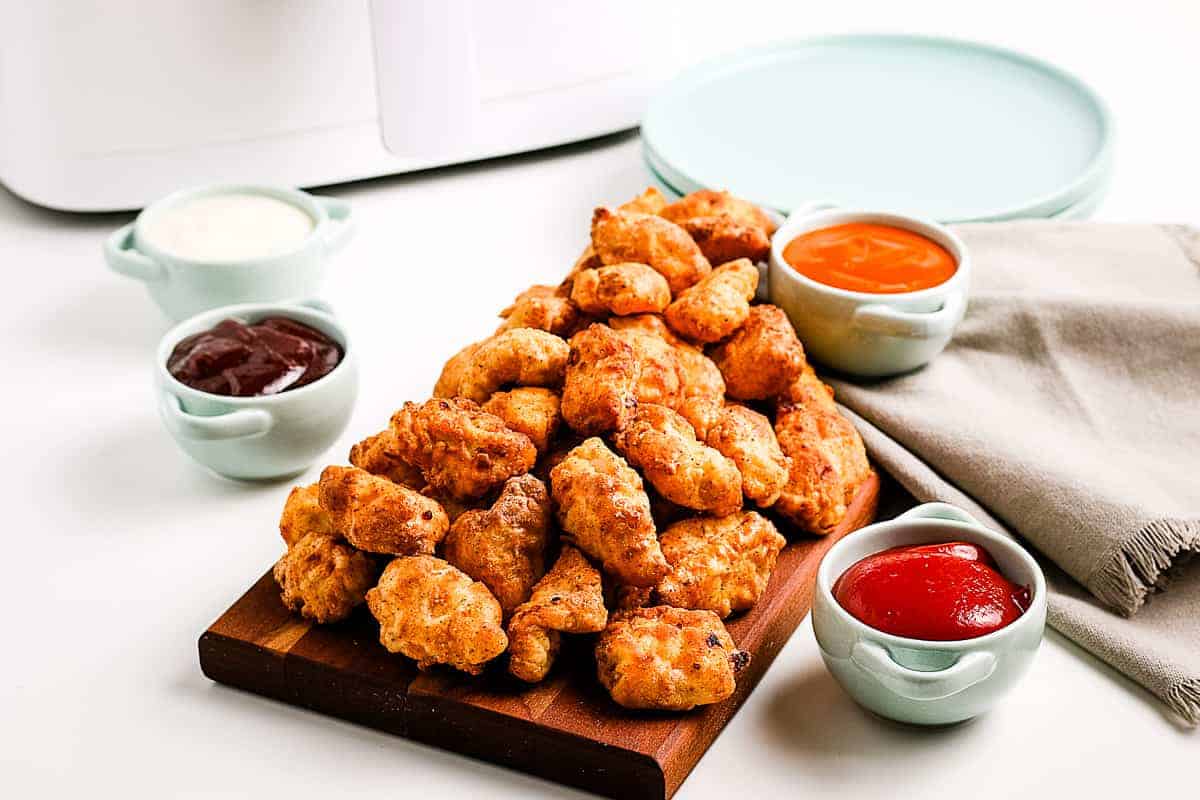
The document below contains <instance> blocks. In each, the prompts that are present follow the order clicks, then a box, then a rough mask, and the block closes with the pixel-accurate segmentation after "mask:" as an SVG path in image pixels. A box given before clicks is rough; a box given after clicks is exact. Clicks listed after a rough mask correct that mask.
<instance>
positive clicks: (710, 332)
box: [663, 258, 758, 343]
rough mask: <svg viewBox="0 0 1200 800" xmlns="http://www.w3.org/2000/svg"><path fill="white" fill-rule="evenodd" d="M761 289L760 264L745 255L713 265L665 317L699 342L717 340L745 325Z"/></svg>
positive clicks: (680, 330)
mask: <svg viewBox="0 0 1200 800" xmlns="http://www.w3.org/2000/svg"><path fill="white" fill-rule="evenodd" d="M757 289H758V268H757V267H755V266H754V265H753V264H751V263H750V262H749V261H748V260H746V259H744V258H742V259H738V260H737V261H731V262H729V263H727V264H722V265H721V266H719V267H717V268H716V269H714V270H713V271H712V272H711V273H709V274H708V276H707V277H705V278H703V279H702V280H701V281H700V282H699V283H697V284H696V285H695V286H692V287H691V288H689V289H685V290H684V291H683V292H681V293H680V294H679V296H678V297H676V298H675V301H674V302H673V303H671V305H670V306H668V307H667V310H666V313H665V314H664V315H663V317H664V318H665V319H666V321H667V324H668V325H670V326H671V328H672V329H673V330H674V331H676V332H677V333H679V334H681V335H683V336H686V337H687V338H689V339H692V340H693V341H697V342H704V343H710V342H717V341H720V340H721V339H724V338H725V337H726V336H729V335H730V334H731V333H733V332H734V331H736V330H737V329H738V328H740V327H741V326H742V323H744V322H745V321H746V318H747V317H749V316H750V301H751V300H753V299H754V292H755V291H756V290H757Z"/></svg>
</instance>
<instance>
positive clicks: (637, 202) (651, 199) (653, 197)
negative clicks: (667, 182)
mask: <svg viewBox="0 0 1200 800" xmlns="http://www.w3.org/2000/svg"><path fill="white" fill-rule="evenodd" d="M666 207H667V198H666V197H664V196H663V193H662V192H660V191H659V190H658V189H657V188H656V187H654V186H647V187H646V191H644V192H642V193H641V194H639V195H638V196H637V197H635V198H633V199H632V200H630V201H629V202H627V203H622V204H621V206H620V209H619V210H621V211H632V212H634V213H635V214H658V213H659V212H661V211H662V210H663V209H664V208H666Z"/></svg>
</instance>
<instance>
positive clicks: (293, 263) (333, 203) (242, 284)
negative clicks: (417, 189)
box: [104, 184, 354, 320]
mask: <svg viewBox="0 0 1200 800" xmlns="http://www.w3.org/2000/svg"><path fill="white" fill-rule="evenodd" d="M220 194H257V195H265V196H267V197H272V198H275V199H277V200H282V201H284V202H285V203H289V204H291V205H293V206H296V207H297V208H299V209H300V210H302V211H304V213H306V214H307V215H308V216H309V217H310V218H311V219H312V222H313V225H312V229H311V230H310V232H309V234H308V236H307V238H305V239H304V240H303V241H302V242H300V243H299V244H298V245H297V246H296V247H295V248H293V249H292V250H290V251H288V252H285V253H281V254H279V255H274V256H269V257H266V258H253V259H241V260H232V261H231V260H199V259H192V258H183V257H180V256H178V255H174V254H172V253H168V252H166V251H164V250H162V249H160V248H158V247H155V246H154V244H153V243H152V242H150V241H149V240H148V238H147V236H146V234H145V231H146V229H147V226H148V225H149V223H150V222H152V221H153V219H154V217H155V216H156V215H158V214H161V213H163V212H164V211H165V210H167V209H169V208H172V207H174V206H177V205H179V204H181V203H184V202H186V201H189V200H195V199H197V198H201V197H208V196H212V195H220ZM353 232H354V226H353V219H352V216H351V211H350V206H349V204H347V203H346V202H344V201H342V200H337V199H335V198H332V197H315V196H313V195H311V194H308V193H307V192H302V191H300V190H299V189H291V188H287V187H284V186H253V185H237V184H219V185H214V186H201V187H198V188H194V189H184V190H182V191H179V192H175V193H173V194H170V195H167V196H166V197H164V198H163V199H161V200H159V201H158V202H156V203H154V204H153V205H150V206H149V207H147V208H146V209H145V210H144V211H142V213H140V214H138V217H137V219H136V220H134V221H133V222H131V223H130V224H128V225H125V226H123V227H122V228H120V229H119V230H117V231H115V232H113V234H112V235H111V236H109V237H108V239H107V240H106V241H105V243H104V258H105V260H106V261H107V262H108V266H109V267H110V268H111V269H112V270H113V271H114V272H117V273H120V274H121V275H125V276H128V277H130V278H135V279H136V280H139V281H141V282H142V283H144V284H146V289H147V290H148V291H149V292H150V296H151V297H152V298H154V301H155V302H156V303H158V305H159V307H160V308H161V309H162V310H163V312H164V313H165V314H166V315H167V316H168V317H170V318H171V319H173V320H181V319H185V318H186V317H189V316H191V315H192V314H197V313H199V312H201V311H205V310H207V309H210V308H216V307H217V306H225V305H230V304H233V303H251V302H275V301H280V300H285V299H287V298H291V297H312V296H314V295H316V294H317V290H318V289H319V288H320V285H321V280H322V278H323V277H324V275H325V267H326V262H327V260H328V258H329V255H330V254H331V253H333V252H334V251H336V250H338V249H340V248H341V247H343V246H344V245H345V244H346V242H347V241H349V239H350V237H351V235H352V234H353Z"/></svg>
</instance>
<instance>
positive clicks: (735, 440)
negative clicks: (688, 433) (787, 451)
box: [705, 405, 789, 508]
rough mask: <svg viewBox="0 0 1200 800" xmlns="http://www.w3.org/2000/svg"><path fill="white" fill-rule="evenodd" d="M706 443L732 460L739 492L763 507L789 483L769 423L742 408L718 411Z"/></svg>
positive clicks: (782, 458) (767, 420) (786, 465)
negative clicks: (740, 485) (735, 468)
mask: <svg viewBox="0 0 1200 800" xmlns="http://www.w3.org/2000/svg"><path fill="white" fill-rule="evenodd" d="M705 442H706V443H707V444H708V446H709V447H712V448H715V449H716V450H719V451H720V452H721V453H722V454H723V455H726V456H728V457H729V458H731V459H733V463H735V464H737V468H738V472H740V473H742V493H743V494H745V495H746V498H747V499H749V500H751V501H753V502H754V503H756V504H757V505H759V506H760V507H762V508H767V507H768V506H770V505H772V504H773V503H774V502H775V501H776V500H778V499H779V494H780V492H782V491H783V487H784V486H786V485H787V482H788V466H789V463H788V459H787V456H785V455H784V454H783V450H782V449H780V447H779V441H778V440H777V439H776V438H775V431H774V429H773V428H772V427H771V420H769V419H767V418H766V417H764V416H763V415H762V414H759V413H758V412H757V411H752V410H751V409H749V408H746V407H745V406H739V405H728V406H725V407H724V408H723V409H721V411H720V414H719V415H718V416H717V420H716V422H715V423H714V424H713V425H712V427H710V428H709V430H708V435H707V436H706V437H705Z"/></svg>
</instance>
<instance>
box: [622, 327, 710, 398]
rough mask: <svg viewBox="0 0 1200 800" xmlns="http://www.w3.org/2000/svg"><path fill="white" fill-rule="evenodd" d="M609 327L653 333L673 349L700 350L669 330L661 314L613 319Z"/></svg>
mask: <svg viewBox="0 0 1200 800" xmlns="http://www.w3.org/2000/svg"><path fill="white" fill-rule="evenodd" d="M608 326H609V327H610V328H612V329H613V330H614V331H627V330H631V329H633V330H639V331H643V332H645V333H651V334H654V335H655V336H657V337H658V338H660V339H662V340H663V341H664V342H666V343H667V344H669V345H671V346H672V347H686V348H688V349H691V350H698V349H699V348H698V347H697V346H696V345H695V344H693V343H692V342H689V341H687V340H686V339H681V338H679V336H678V335H677V334H676V333H675V331H673V330H671V329H670V328H668V327H667V323H666V321H665V320H664V319H663V318H662V315H661V314H634V315H632V316H628V317H613V318H612V319H610V320H609V321H608ZM721 385H722V386H724V385H725V384H724V383H722V384H721Z"/></svg>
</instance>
